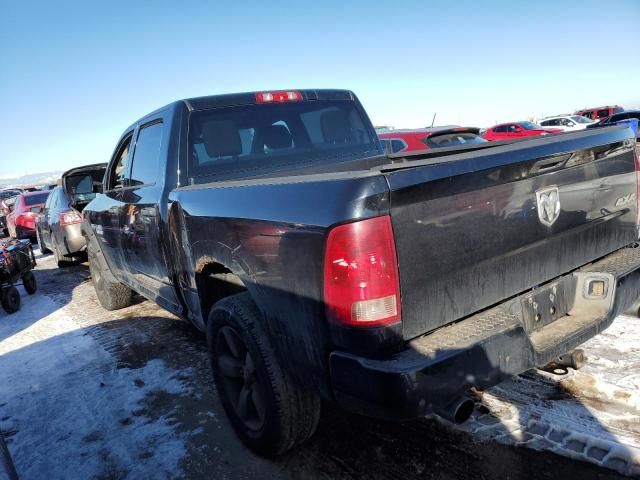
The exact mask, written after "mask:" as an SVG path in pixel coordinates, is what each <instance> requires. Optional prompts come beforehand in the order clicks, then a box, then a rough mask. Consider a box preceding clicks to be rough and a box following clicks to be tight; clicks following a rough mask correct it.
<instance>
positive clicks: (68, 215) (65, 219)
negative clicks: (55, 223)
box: [60, 210, 82, 226]
mask: <svg viewBox="0 0 640 480" xmlns="http://www.w3.org/2000/svg"><path fill="white" fill-rule="evenodd" d="M81 222H82V215H80V214H79V213H78V212H74V211H73V210H71V211H70V212H64V213H62V214H60V225H62V226H66V225H73V224H75V223H81Z"/></svg>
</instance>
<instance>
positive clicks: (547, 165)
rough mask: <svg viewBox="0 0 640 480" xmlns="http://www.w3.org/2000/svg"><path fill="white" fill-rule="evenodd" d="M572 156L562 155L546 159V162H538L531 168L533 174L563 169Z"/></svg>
mask: <svg viewBox="0 0 640 480" xmlns="http://www.w3.org/2000/svg"><path fill="white" fill-rule="evenodd" d="M570 156H571V155H561V156H558V157H552V158H545V159H544V160H540V161H537V162H536V163H534V164H533V166H532V167H531V173H536V172H546V171H549V170H552V169H554V168H557V167H561V166H562V165H563V164H564V163H565V162H566V161H567V160H568V159H569V157H570Z"/></svg>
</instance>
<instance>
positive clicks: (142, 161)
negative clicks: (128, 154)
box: [130, 122, 163, 186]
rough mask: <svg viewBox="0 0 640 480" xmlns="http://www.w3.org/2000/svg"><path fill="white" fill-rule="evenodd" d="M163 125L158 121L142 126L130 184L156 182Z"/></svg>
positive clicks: (134, 154) (134, 155) (137, 141)
mask: <svg viewBox="0 0 640 480" xmlns="http://www.w3.org/2000/svg"><path fill="white" fill-rule="evenodd" d="M162 126H163V124H162V123H161V122H158V123H152V124H150V125H147V126H144V127H141V128H140V130H139V132H138V139H137V140H136V146H135V151H134V153H133V159H132V163H131V180H130V185H133V186H136V185H152V184H154V183H155V182H156V179H157V177H158V171H159V166H160V147H161V145H162V131H163V128H162Z"/></svg>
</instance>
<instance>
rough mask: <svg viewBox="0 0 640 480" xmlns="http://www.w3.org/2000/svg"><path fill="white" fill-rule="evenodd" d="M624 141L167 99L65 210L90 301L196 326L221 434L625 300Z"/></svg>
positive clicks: (446, 363) (556, 331)
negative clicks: (447, 141) (415, 126)
mask: <svg viewBox="0 0 640 480" xmlns="http://www.w3.org/2000/svg"><path fill="white" fill-rule="evenodd" d="M634 147H635V139H634V138H633V137H632V132H631V130H629V129H624V128H620V127H611V128H607V129H598V130H594V131H589V132H578V133H568V134H563V135H558V136H554V137H550V138H540V139H533V140H526V141H521V142H518V143H513V144H499V143H493V144H480V145H473V146H469V147H454V148H444V149H439V150H437V151H435V150H431V151H425V152H418V153H416V154H412V155H410V156H401V155H396V156H393V155H390V156H385V155H382V154H381V153H382V151H381V148H380V145H379V142H378V140H377V138H376V135H375V131H374V129H373V127H372V125H371V123H370V121H369V119H368V118H367V116H366V114H365V113H364V110H363V109H362V107H361V105H360V103H359V102H358V100H357V99H356V98H355V96H354V95H353V94H352V93H351V92H348V91H335V90H306V91H292V92H260V93H257V94H256V93H248V94H237V95H222V96H212V97H203V98H196V99H190V100H184V101H179V102H175V103H173V104H171V105H168V106H167V107H165V108H162V109H160V110H158V111H156V112H153V113H151V114H149V115H148V116H146V117H144V118H142V119H141V120H139V121H138V122H136V123H135V124H133V125H132V126H131V127H130V128H128V129H127V130H126V132H125V133H124V135H123V136H122V138H121V139H120V141H119V143H118V146H117V147H116V150H115V152H114V155H113V158H112V160H111V162H110V164H109V167H108V168H107V174H106V175H105V180H104V187H103V189H104V192H103V193H101V194H98V195H97V196H96V198H95V199H94V200H93V201H92V202H91V203H90V204H89V205H88V206H87V207H86V208H85V210H84V218H85V223H84V226H83V228H84V231H85V234H86V235H87V237H88V242H89V243H88V244H89V247H88V251H89V260H90V266H91V271H92V276H93V280H94V284H95V286H96V292H97V294H98V298H99V299H100V301H101V303H102V304H103V306H105V307H106V308H110V309H116V308H120V307H124V306H127V305H128V304H129V303H130V299H131V295H132V292H133V291H135V292H138V293H140V294H142V295H143V296H145V297H147V298H149V299H151V300H153V301H155V302H157V303H158V304H159V305H161V306H163V307H164V308H166V309H167V310H170V311H172V312H173V313H175V314H176V315H178V316H180V317H182V318H184V319H187V320H189V321H191V322H193V324H195V325H196V326H197V327H198V328H200V329H202V330H204V331H206V332H207V337H208V343H209V348H210V352H211V360H212V366H213V372H214V378H215V380H216V384H217V386H218V390H219V392H220V396H221V400H222V403H223V405H224V407H225V410H226V412H227V414H228V416H229V418H230V420H231V422H232V424H233V425H234V427H235V428H236V430H237V432H238V433H239V435H240V436H241V438H242V439H243V440H244V441H245V443H246V444H247V445H249V446H250V447H251V448H253V449H254V450H255V451H257V452H259V453H262V454H274V453H280V452H282V451H285V450H287V449H288V448H291V447H292V446H293V445H295V444H297V443H299V442H301V441H303V440H305V439H306V438H308V437H309V436H310V435H311V434H312V433H313V431H314V429H315V426H316V424H317V421H318V418H319V409H320V399H324V400H329V401H334V402H337V403H338V404H340V405H341V406H343V407H345V408H347V409H349V410H352V411H355V412H359V413H363V414H366V415H372V416H376V417H382V418H390V419H409V418H414V417H418V416H421V415H424V414H426V413H430V412H437V413H439V414H441V415H444V416H448V417H449V418H453V419H454V420H462V419H464V417H465V416H466V415H468V413H469V411H468V410H469V402H464V401H461V399H462V398H464V393H465V391H467V390H468V389H469V388H470V387H472V386H476V387H479V388H485V387H489V386H491V385H494V384H496V383H498V382H500V381H502V380H503V379H505V378H507V377H508V376H511V375H516V374H519V373H521V372H524V371H526V370H528V369H531V368H535V367H537V366H542V365H545V364H547V363H548V362H550V361H551V360H553V359H555V358H556V357H558V356H559V355H562V354H564V353H566V352H569V351H571V350H572V349H574V348H575V347H577V346H578V345H580V344H581V343H582V342H584V341H585V340H587V339H588V338H590V337H592V336H593V335H595V334H597V333H598V332H600V331H602V330H603V329H604V328H606V327H607V326H608V325H609V324H610V322H611V321H613V318H614V317H615V316H616V315H617V313H619V312H621V311H623V310H624V309H626V308H627V307H629V306H630V305H631V304H632V303H633V302H634V301H635V300H636V299H637V298H639V297H640V273H638V268H640V249H639V248H635V247H636V241H637V239H638V228H637V221H638V219H637V216H638V206H637V188H638V183H637V177H636V176H637V173H636V156H635V153H634Z"/></svg>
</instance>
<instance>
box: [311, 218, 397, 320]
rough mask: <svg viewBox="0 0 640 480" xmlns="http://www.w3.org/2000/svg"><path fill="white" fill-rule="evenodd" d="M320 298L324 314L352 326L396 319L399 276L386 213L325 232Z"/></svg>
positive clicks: (391, 232) (389, 219)
mask: <svg viewBox="0 0 640 480" xmlns="http://www.w3.org/2000/svg"><path fill="white" fill-rule="evenodd" d="M324 300H325V305H326V309H327V314H328V316H329V318H331V319H332V320H335V321H337V322H339V323H342V324H346V325H351V326H364V327H366V326H374V325H375V326H378V325H391V324H395V323H399V322H400V321H401V316H400V281H399V272H398V261H397V257H396V248H395V241H394V237H393V229H392V227H391V218H390V217H389V216H388V215H386V216H382V217H375V218H369V219H366V220H361V221H358V222H354V223H348V224H346V225H340V226H338V227H335V228H333V229H332V230H331V231H330V232H329V236H328V238H327V245H326V250H325V265H324Z"/></svg>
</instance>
